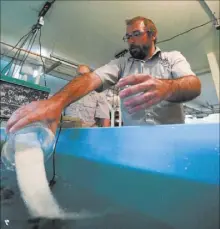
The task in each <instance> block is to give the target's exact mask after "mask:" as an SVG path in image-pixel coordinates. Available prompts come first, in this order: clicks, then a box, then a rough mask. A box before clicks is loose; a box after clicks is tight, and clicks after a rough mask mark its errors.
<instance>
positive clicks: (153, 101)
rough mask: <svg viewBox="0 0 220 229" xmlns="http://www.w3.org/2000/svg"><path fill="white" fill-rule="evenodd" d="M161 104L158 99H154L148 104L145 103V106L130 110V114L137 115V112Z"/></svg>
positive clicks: (141, 105)
mask: <svg viewBox="0 0 220 229" xmlns="http://www.w3.org/2000/svg"><path fill="white" fill-rule="evenodd" d="M159 102H160V100H159V99H158V98H154V99H151V100H149V101H148V102H147V103H143V104H140V105H137V106H135V107H133V108H131V109H129V110H128V112H129V113H130V114H133V113H135V112H137V111H140V110H143V109H148V108H150V107H151V106H153V105H156V104H158V103H159Z"/></svg>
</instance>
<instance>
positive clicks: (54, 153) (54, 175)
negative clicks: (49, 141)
mask: <svg viewBox="0 0 220 229" xmlns="http://www.w3.org/2000/svg"><path fill="white" fill-rule="evenodd" d="M62 122H63V115H62V114H61V117H60V128H59V131H58V134H57V138H56V142H55V146H54V150H53V176H52V178H51V180H50V181H49V186H50V187H51V188H52V187H53V186H54V185H55V184H56V180H55V178H56V160H55V159H56V158H55V156H56V147H57V142H58V140H59V137H60V132H61V130H62Z"/></svg>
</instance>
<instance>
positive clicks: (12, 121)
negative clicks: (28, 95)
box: [6, 107, 27, 132]
mask: <svg viewBox="0 0 220 229" xmlns="http://www.w3.org/2000/svg"><path fill="white" fill-rule="evenodd" d="M26 113H27V112H25V108H24V107H21V108H19V109H17V110H16V111H15V112H14V113H13V114H12V116H11V117H10V119H9V120H8V122H7V126H6V131H7V132H8V131H9V129H10V128H11V127H12V126H13V125H14V124H15V123H16V122H18V120H19V119H21V118H24V116H26Z"/></svg>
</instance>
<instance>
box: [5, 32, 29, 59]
mask: <svg viewBox="0 0 220 229" xmlns="http://www.w3.org/2000/svg"><path fill="white" fill-rule="evenodd" d="M31 32H32V30H31V31H29V32H28V33H27V34H25V35H24V36H23V37H21V38H20V40H19V41H18V42H17V44H16V45H15V46H13V48H12V49H10V50H9V51H8V52H5V53H2V54H1V56H7V55H8V54H9V53H10V52H11V51H12V50H14V49H15V48H16V47H17V46H18V44H19V43H20V42H21V41H22V39H23V38H25V37H26V36H28V35H30V33H31Z"/></svg>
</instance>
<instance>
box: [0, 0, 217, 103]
mask: <svg viewBox="0 0 220 229" xmlns="http://www.w3.org/2000/svg"><path fill="white" fill-rule="evenodd" d="M45 2H46V1H1V41H4V42H7V43H9V44H15V43H16V42H17V41H18V39H19V38H20V37H22V36H23V35H24V34H26V33H27V32H28V31H29V30H30V28H31V26H32V25H33V24H35V23H36V21H37V15H38V12H39V10H40V9H41V8H42V6H43V4H44V3H45ZM208 3H209V6H210V8H211V9H212V10H213V11H215V13H216V17H219V1H208ZM138 15H139V16H145V17H148V18H151V19H152V20H153V21H154V22H155V24H156V26H157V28H158V31H159V37H158V40H159V41H161V40H164V39H167V38H170V37H173V36H175V35H177V34H179V33H182V32H184V31H186V30H188V29H190V28H192V27H195V26H198V25H201V24H203V23H205V22H207V21H210V20H211V19H212V18H211V17H210V15H209V13H208V12H207V11H206V10H205V9H204V8H203V7H202V5H201V4H200V2H199V1H196V0H194V1H56V2H55V3H54V4H53V6H52V8H51V9H50V11H49V12H48V14H47V15H46V17H45V25H44V26H43V28H42V37H41V40H42V46H43V48H44V54H45V55H47V56H50V54H54V55H57V56H60V57H64V58H65V59H68V60H70V61H73V62H75V63H83V64H88V65H89V66H90V67H92V68H96V67H99V66H102V65H103V64H105V63H107V62H109V61H110V60H111V59H113V58H114V55H115V54H116V53H118V52H119V51H121V50H122V49H124V48H126V44H124V42H123V41H122V37H123V35H124V33H125V19H129V18H132V17H134V16H138ZM36 47H37V46H36ZM159 47H160V48H161V49H162V50H167V51H169V50H178V51H181V52H182V53H183V55H184V56H185V57H186V58H187V60H188V61H189V62H190V64H191V67H192V69H193V70H194V71H196V72H197V71H203V70H207V69H209V64H208V61H207V55H206V54H207V53H209V52H214V53H215V55H216V57H217V58H219V31H217V30H216V29H215V28H214V26H213V24H212V23H210V24H208V25H205V26H203V27H200V28H198V29H196V30H192V31H190V32H189V33H187V34H184V35H182V36H179V37H177V38H175V39H173V40H171V41H168V42H165V43H161V44H160V45H159ZM33 51H34V50H33ZM218 60H219V59H218ZM209 77H210V75H209ZM205 80H206V79H205ZM206 81H207V80H206ZM209 84H210V87H212V90H213V83H209ZM206 85H207V83H206ZM205 90H206V91H208V90H210V88H209V89H208V88H207V87H206V88H205ZM214 97H215V98H214ZM216 98H217V97H216V94H215V95H213V99H214V100H215V102H214V103H216Z"/></svg>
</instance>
